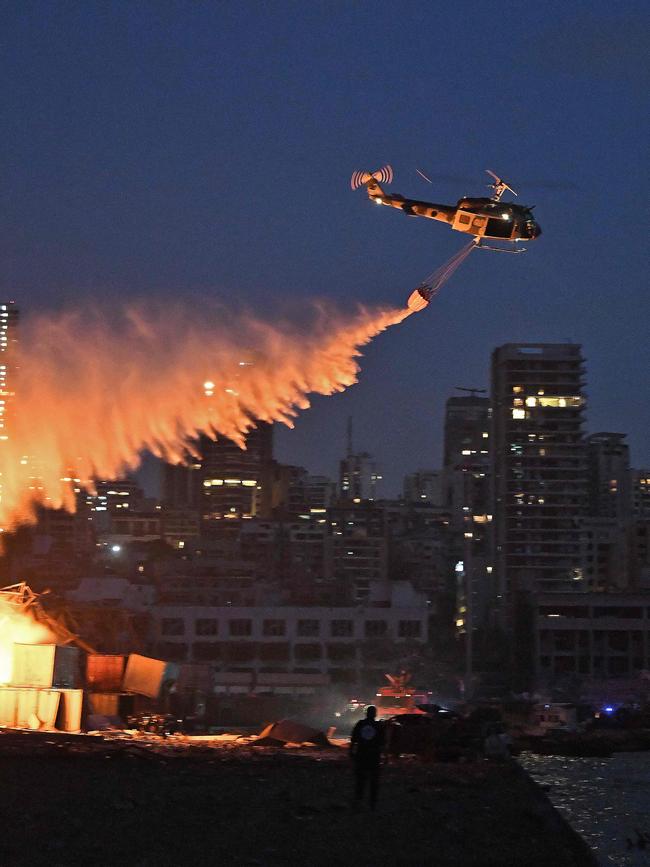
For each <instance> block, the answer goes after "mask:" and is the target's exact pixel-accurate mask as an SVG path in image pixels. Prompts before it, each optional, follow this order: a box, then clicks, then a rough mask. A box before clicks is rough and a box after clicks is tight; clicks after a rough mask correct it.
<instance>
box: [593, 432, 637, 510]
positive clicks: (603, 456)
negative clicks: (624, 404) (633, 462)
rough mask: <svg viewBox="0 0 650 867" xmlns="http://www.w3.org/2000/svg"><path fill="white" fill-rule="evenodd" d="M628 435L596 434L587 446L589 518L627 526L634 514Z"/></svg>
mask: <svg viewBox="0 0 650 867" xmlns="http://www.w3.org/2000/svg"><path fill="white" fill-rule="evenodd" d="M625 437H626V434H622V433H594V434H590V436H588V437H587V439H586V444H587V480H588V483H587V492H588V504H587V509H588V512H589V515H591V516H592V517H594V518H612V519H615V520H616V521H617V522H619V523H620V524H625V523H627V522H628V521H629V520H630V518H631V513H632V495H631V489H630V449H629V446H628V445H627V443H626V442H625Z"/></svg>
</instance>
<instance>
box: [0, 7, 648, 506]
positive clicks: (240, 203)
mask: <svg viewBox="0 0 650 867" xmlns="http://www.w3.org/2000/svg"><path fill="white" fill-rule="evenodd" d="M648 22H649V15H648V7H647V3H645V2H634V0H629V2H621V3H616V4H613V3H611V2H601V0H595V2H593V0H592V2H576V3H573V4H567V3H566V2H544V3H537V4H522V3H520V2H516V3H515V2H500V3H478V2H477V3H475V2H458V0H457V2H453V3H451V2H447V3H445V2H441V3H431V2H400V3H382V2H374V3H365V2H358V3H349V2H345V3H344V2H341V3H338V2H327V3H325V2H296V3H290V2H281V0H278V2H273V3H262V2H256V3H253V2H221V3H184V2H175V3H167V2H162V0H157V2H139V3H129V2H124V3H120V2H112V3H110V2H90V0H86V2H78V3H75V2H59V3H54V2H43V3H30V2H24V0H23V2H15V3H11V2H5V3H4V4H2V10H1V12H0V40H1V43H2V47H1V52H0V78H1V80H2V86H1V90H2V135H1V136H0V204H1V217H0V226H1V229H0V232H1V236H0V238H1V240H0V244H1V250H0V253H1V255H0V290H1V291H2V294H3V295H4V296H5V297H6V296H12V297H13V298H15V299H16V300H17V301H18V302H19V303H20V305H21V307H22V308H23V309H24V310H25V312H26V313H28V312H29V310H32V309H35V308H38V307H42V306H44V305H48V306H60V305H61V304H73V303H75V301H76V300H77V299H79V298H82V297H86V296H91V297H98V296H100V297H104V298H105V297H106V296H108V297H111V298H113V299H114V300H115V302H116V303H119V302H121V301H122V300H123V299H127V298H130V297H132V296H136V297H138V298H141V297H142V296H145V297H146V296H158V295H161V294H166V295H169V294H174V295H184V294H187V296H188V303H192V304H199V303H200V300H199V299H200V298H201V296H205V295H210V296H219V297H225V298H233V299H237V300H243V301H244V302H246V303H248V304H251V305H253V306H257V305H261V306H262V307H265V308H268V306H269V303H270V299H273V298H276V297H283V298H293V299H295V300H296V301H297V302H301V301H302V299H307V298H311V297H312V296H314V295H317V296H321V297H327V298H332V299H334V300H335V301H337V302H339V303H340V304H342V305H346V304H350V303H351V301H352V299H355V300H359V301H363V302H375V301H376V302H382V303H396V304H397V303H401V302H402V301H403V300H404V299H405V297H406V295H407V294H408V292H409V291H410V290H411V289H412V288H413V286H414V285H416V284H417V283H418V282H419V280H420V279H421V278H422V277H424V276H425V275H426V274H428V273H429V272H430V271H432V270H433V269H434V268H436V267H437V266H438V265H439V264H441V263H442V262H443V261H444V260H445V259H446V258H447V257H448V256H450V255H451V253H452V252H454V251H455V250H456V249H458V247H459V246H460V245H461V244H462V243H463V239H462V237H461V236H459V235H458V234H457V233H452V232H451V231H450V230H449V229H448V228H447V227H445V226H442V225H439V224H436V223H431V222H429V221H425V220H407V219H405V218H404V217H403V216H402V215H401V214H399V213H397V212H395V211H392V210H389V209H387V208H386V209H384V208H373V207H371V205H370V204H369V203H368V202H367V200H366V198H365V194H364V193H363V192H358V193H355V194H353V193H352V192H351V190H350V188H349V177H350V174H351V172H352V170H353V169H363V168H370V169H373V168H376V167H377V166H378V165H382V164H384V163H386V162H390V163H392V165H393V167H394V169H395V183H394V185H393V187H392V189H394V190H395V191H399V192H402V193H405V194H411V195H415V196H421V197H423V198H427V197H430V198H432V199H434V200H436V199H437V200H439V201H440V200H441V201H455V199H456V198H458V197H459V196H460V195H463V194H478V195H480V194H482V192H483V184H484V183H485V180H486V178H485V176H484V175H483V170H484V169H485V168H488V167H489V168H494V169H497V170H498V171H499V172H501V173H502V174H504V175H505V177H507V178H508V179H509V180H510V181H511V182H512V184H513V186H515V188H516V189H519V191H520V201H523V202H524V203H526V204H536V205H537V214H538V219H539V220H540V222H541V224H542V226H543V229H544V235H543V236H542V238H541V239H540V240H539V241H538V242H537V243H536V244H535V245H532V246H531V249H530V252H529V253H528V254H527V255H525V256H500V255H497V254H489V253H475V254H473V255H472V256H471V257H470V259H469V260H468V262H467V263H466V264H465V265H463V266H462V268H461V270H460V271H459V272H458V273H457V274H456V276H455V277H454V278H453V280H452V282H450V283H449V284H448V285H447V286H446V287H445V288H444V289H443V291H442V293H441V294H440V295H439V296H438V297H437V298H436V299H435V301H434V303H432V305H431V306H430V308H429V310H428V311H426V313H425V314H423V315H420V316H417V317H413V318H412V319H411V320H410V321H408V322H407V323H405V324H404V325H403V326H401V327H399V328H397V329H393V330H392V331H390V332H388V333H386V334H384V335H382V336H380V337H379V338H378V340H377V341H376V343H375V344H373V345H372V346H371V347H369V348H368V350H367V352H366V354H365V359H364V361H363V373H362V376H361V381H360V384H359V385H357V386H356V387H354V388H353V389H351V390H349V391H348V392H347V393H345V394H343V395H337V396H335V397H333V398H328V399H317V400H316V401H315V402H314V407H313V409H312V410H311V411H310V412H308V413H305V414H304V415H302V416H301V418H300V420H299V422H298V424H297V428H296V430H295V432H292V433H289V432H286V433H285V432H281V433H280V434H279V436H278V453H279V457H280V458H281V459H283V460H286V461H290V462H297V463H303V464H305V465H306V466H308V467H310V468H311V469H312V470H314V471H325V472H330V473H332V472H334V470H335V466H336V460H337V459H338V457H339V456H340V454H341V452H342V449H343V445H344V437H345V418H346V416H347V415H348V414H349V413H352V414H353V415H354V418H355V431H356V437H355V438H356V445H357V446H358V447H360V448H362V447H363V448H366V449H368V450H371V451H372V452H374V453H375V454H376V456H377V457H378V458H379V460H380V461H381V463H382V465H383V467H384V470H385V475H386V477H387V479H388V483H387V485H386V487H385V492H386V493H387V494H390V493H394V492H396V491H397V490H398V487H399V485H400V483H401V477H402V475H403V474H404V473H405V472H408V471H409V470H412V469H415V468H416V467H418V466H427V465H429V466H431V465H435V464H437V463H438V462H439V460H440V447H441V437H442V424H441V421H442V412H443V408H444V402H445V400H446V398H447V397H448V396H449V395H450V394H451V393H452V392H453V387H454V386H456V385H463V386H467V385H476V386H485V385H487V383H488V368H489V356H490V352H491V350H492V349H493V347H494V346H496V345H498V344H500V343H504V342H509V341H529V340H530V341H537V340H549V341H556V340H565V339H570V340H572V341H579V342H581V343H583V345H584V351H585V355H586V358H587V373H588V377H587V378H588V393H589V412H588V427H589V429H590V430H621V431H628V432H629V435H630V444H631V446H632V458H633V463H634V464H636V465H641V464H646V465H647V464H649V463H650V437H649V436H648V430H649V429H650V408H649V401H648V397H649V395H648V391H649V390H648V372H649V371H650V350H649V345H650V344H649V333H650V304H649V302H648V294H647V277H646V274H647V270H648V264H649V263H648V239H647V238H648V229H647V217H648V194H649V187H648V171H647V164H648V161H647V142H648V139H649V136H648V131H649V130H648V123H647V93H648V85H649V83H650V76H649V71H648V63H647V60H646V54H647V49H646V46H647V36H648ZM416 168H421V169H423V170H424V171H425V172H427V173H430V174H432V175H433V177H434V187H429V186H428V185H426V184H424V182H423V181H421V179H420V178H419V177H418V175H417V174H416V173H415V169H416Z"/></svg>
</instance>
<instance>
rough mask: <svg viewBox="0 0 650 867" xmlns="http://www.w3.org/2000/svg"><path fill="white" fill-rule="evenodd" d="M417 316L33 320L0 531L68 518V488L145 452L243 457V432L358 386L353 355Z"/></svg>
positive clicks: (19, 379) (89, 314) (24, 331)
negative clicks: (219, 442)
mask: <svg viewBox="0 0 650 867" xmlns="http://www.w3.org/2000/svg"><path fill="white" fill-rule="evenodd" d="M199 306H200V309H198V308H199ZM412 312H413V311H411V310H408V309H401V310H400V309H379V310H378V309H374V310H373V309H365V308H361V307H359V308H358V309H357V310H356V311H355V312H354V313H353V314H351V315H350V314H348V315H344V314H342V313H341V312H340V311H339V312H334V311H332V310H330V309H328V308H325V307H314V308H313V310H312V313H311V316H310V318H309V321H308V322H307V323H305V321H304V319H303V321H302V322H301V323H299V324H296V323H295V322H292V321H289V320H282V321H281V322H280V323H279V324H275V325H271V324H268V323H266V322H263V321H260V319H258V318H255V317H253V316H250V315H245V314H241V313H240V314H235V313H232V312H227V311H225V310H222V309H219V310H214V309H213V310H212V311H210V310H209V309H208V308H207V306H206V305H198V304H197V303H195V302H193V303H192V304H189V305H187V306H186V307H180V306H179V307H174V306H173V305H167V306H163V305H161V304H158V305H148V306H146V307H145V306H140V307H132V308H129V309H126V310H111V311H101V310H97V309H94V310H88V309H86V310H82V309H77V310H75V311H74V312H68V313H59V314H50V315H48V316H37V317H33V318H29V317H28V318H27V319H26V321H25V324H24V325H23V324H21V325H20V331H19V344H18V350H17V351H18V359H17V361H18V363H17V364H16V365H15V366H14V364H13V363H12V364H11V368H10V372H11V376H12V383H11V391H12V392H14V396H13V397H12V398H10V404H9V405H8V407H7V415H6V418H7V426H6V430H5V431H4V433H5V434H6V438H4V437H3V438H2V442H0V494H1V499H0V528H2V529H11V528H12V527H14V526H16V525H17V524H19V523H21V522H25V521H30V520H33V518H34V511H35V506H36V504H38V503H46V504H47V505H49V506H52V507H55V508H59V507H64V508H66V509H68V510H70V511H73V510H74V508H75V488H77V490H78V489H80V488H84V487H86V488H88V489H89V490H92V484H93V483H92V479H98V478H100V479H111V478H117V477H119V476H120V475H122V474H123V473H124V472H125V471H128V470H130V469H133V468H135V467H136V466H137V464H138V462H139V460H140V453H141V452H142V451H143V450H144V449H148V450H150V451H152V452H153V453H154V454H156V455H158V456H160V457H163V458H165V459H166V460H170V461H172V462H181V461H183V459H184V458H185V457H186V455H187V450H188V449H189V450H190V451H191V448H192V440H193V438H194V437H196V435H197V434H198V433H201V432H204V433H208V434H211V435H213V436H215V437H216V436H219V435H223V436H227V437H229V438H231V439H232V440H234V441H236V442H238V443H240V444H243V443H244V439H245V436H246V433H247V432H248V431H249V430H250V428H251V427H252V426H253V421H252V419H261V420H264V421H269V422H271V421H278V422H283V423H284V424H286V425H288V426H289V427H292V426H293V421H292V420H293V418H294V416H295V415H296V414H297V412H298V410H301V409H306V408H308V407H309V397H308V396H309V395H310V394H321V395H329V394H333V393H335V392H339V391H343V390H344V389H346V388H347V387H348V386H350V385H352V384H353V383H355V382H356V381H357V375H358V373H359V364H358V357H359V356H360V354H361V353H360V347H362V346H364V345H365V344H367V343H369V342H370V341H371V340H372V339H373V337H375V336H376V335H377V334H379V333H380V332H382V331H384V330H385V329H386V328H389V327H390V326H391V325H396V324H397V323H399V322H402V321H403V320H404V319H406V317H407V316H409V315H410V314H411V313H412ZM208 386H210V387H208Z"/></svg>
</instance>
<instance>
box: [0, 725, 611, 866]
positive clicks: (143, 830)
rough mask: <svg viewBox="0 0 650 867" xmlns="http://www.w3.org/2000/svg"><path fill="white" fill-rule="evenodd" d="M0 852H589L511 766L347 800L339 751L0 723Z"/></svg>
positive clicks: (405, 860)
mask: <svg viewBox="0 0 650 867" xmlns="http://www.w3.org/2000/svg"><path fill="white" fill-rule="evenodd" d="M0 773H1V774H2V781H3V784H2V786H1V787H0V809H1V810H2V815H3V816H4V817H5V823H4V824H5V830H4V833H3V834H2V835H1V837H0V864H2V865H3V867H39V865H45V864H47V865H48V867H71V865H75V867H76V865H82V864H83V865H93V867H104V865H106V867H109V865H111V867H113V865H129V867H166V865H176V867H179V865H180V867H185V865H199V867H203V865H242V867H243V865H251V867H253V865H263V867H277V865H302V864H305V865H310V867H311V865H323V867H325V865H327V867H331V865H342V867H347V865H350V867H352V865H371V864H372V865H373V867H383V865H411V867H413V865H426V864H431V865H435V867H537V865H539V867H550V865H552V867H593V865H595V864H596V863H597V862H596V859H595V858H594V856H593V854H592V853H591V852H590V850H589V849H588V847H587V846H586V844H585V843H584V841H582V839H581V838H580V837H578V835H577V834H575V833H574V832H573V831H572V830H571V828H569V826H568V825H567V824H566V823H565V822H564V820H563V819H562V818H561V817H560V816H559V814H558V813H557V812H556V811H555V810H554V809H553V807H552V806H551V805H550V803H549V802H548V800H547V799H546V797H545V795H544V794H543V792H542V791H541V789H539V787H538V786H536V784H534V783H533V782H532V781H531V780H530V779H529V778H528V777H527V775H526V774H525V773H524V772H523V771H522V770H521V768H519V766H517V765H493V764H488V763H485V762H481V763H474V764H460V765H451V764H440V763H432V764H421V763H419V762H416V761H412V760H408V759H402V760H399V761H398V762H396V763H395V764H390V765H388V766H387V767H385V768H384V770H383V776H382V784H381V790H380V799H379V806H378V808H377V811H376V812H375V813H372V812H370V811H369V810H368V809H367V807H364V808H363V809H362V810H360V811H359V812H355V811H354V810H353V809H352V808H351V799H350V795H351V790H352V774H351V769H350V766H349V761H348V758H347V755H346V751H345V750H344V749H342V748H340V747H339V748H333V749H328V750H315V749H304V748H300V749H291V748H268V747H265V748H259V747H257V748H256V747H252V746H250V745H234V744H229V745H225V744H217V743H215V744H207V743H203V744H200V743H199V744H191V745H190V744H188V743H182V742H179V743H176V744H164V743H160V742H157V741H155V740H154V739H151V740H149V741H146V742H142V741H137V742H133V743H130V742H129V741H119V742H111V741H107V742H104V741H103V740H102V739H89V738H58V737H56V736H55V737H52V736H51V735H50V736H48V735H45V734H40V733H39V735H38V736H34V735H17V734H13V733H2V734H0Z"/></svg>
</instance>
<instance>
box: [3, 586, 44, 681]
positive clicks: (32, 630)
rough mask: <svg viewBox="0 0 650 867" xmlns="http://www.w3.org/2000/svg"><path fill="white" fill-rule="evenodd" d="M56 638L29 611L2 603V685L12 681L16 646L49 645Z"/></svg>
mask: <svg viewBox="0 0 650 867" xmlns="http://www.w3.org/2000/svg"><path fill="white" fill-rule="evenodd" d="M52 641H54V636H53V635H52V633H51V632H50V630H49V629H47V627H45V626H42V625H41V624H40V623H37V622H36V620H34V618H33V617H32V615H31V614H30V613H29V612H28V611H23V610H21V609H20V608H18V607H16V606H15V605H12V604H11V603H9V602H4V601H0V684H5V683H9V682H10V680H11V671H12V662H13V645H14V644H47V643H49V642H52Z"/></svg>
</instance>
